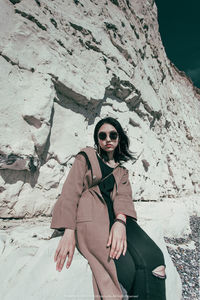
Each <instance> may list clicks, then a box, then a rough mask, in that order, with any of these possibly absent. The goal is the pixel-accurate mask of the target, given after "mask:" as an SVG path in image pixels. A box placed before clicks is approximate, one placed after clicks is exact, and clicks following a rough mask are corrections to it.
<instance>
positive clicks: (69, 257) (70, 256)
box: [66, 249, 74, 269]
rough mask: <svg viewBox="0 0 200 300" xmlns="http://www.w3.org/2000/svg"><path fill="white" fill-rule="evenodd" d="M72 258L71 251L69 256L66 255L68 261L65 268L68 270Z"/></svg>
mask: <svg viewBox="0 0 200 300" xmlns="http://www.w3.org/2000/svg"><path fill="white" fill-rule="evenodd" d="M73 256H74V250H73V249H71V250H70V251H69V254H68V259H67V264H66V268H67V269H68V268H69V267H70V265H71V262H72V259H73Z"/></svg>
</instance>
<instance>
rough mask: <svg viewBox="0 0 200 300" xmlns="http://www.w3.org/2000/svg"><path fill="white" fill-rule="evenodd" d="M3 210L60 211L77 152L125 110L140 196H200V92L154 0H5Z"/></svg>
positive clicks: (17, 213) (0, 19)
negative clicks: (180, 65)
mask: <svg viewBox="0 0 200 300" xmlns="http://www.w3.org/2000/svg"><path fill="white" fill-rule="evenodd" d="M0 67H1V70H3V72H1V74H0V98H1V117H0V169H1V170H0V172H1V177H0V199H1V200H0V216H1V217H3V218H7V217H16V218H23V217H25V216H26V217H33V216H37V215H46V216H49V215H51V211H52V206H53V204H54V203H55V201H56V198H57V196H58V194H59V192H60V190H61V188H62V184H63V182H64V180H65V178H66V176H67V173H68V170H69V168H70V166H71V163H72V161H73V155H74V154H76V153H77V152H78V150H79V149H80V148H81V147H85V146H86V145H91V146H93V138H92V133H93V129H94V125H95V124H96V122H97V121H98V120H99V119H100V118H103V117H105V116H107V115H110V116H113V117H116V118H117V119H118V120H119V121H120V122H121V124H122V126H123V127H124V129H125V130H126V132H127V134H128V135H129V137H130V142H131V150H132V151H134V152H136V153H137V156H139V158H138V160H137V162H136V163H135V164H134V165H132V164H131V163H129V164H128V167H129V169H130V179H131V182H132V184H133V198H134V199H135V200H144V201H149V200H161V199H164V198H173V197H174V198H176V197H181V196H184V197H185V196H187V195H192V194H194V193H195V194H199V193H200V184H199V180H198V179H199V175H200V165H199V154H198V152H199V148H198V147H199V138H200V134H199V132H200V130H199V129H200V122H199V121H200V117H199V116H200V101H199V100H200V92H199V90H198V89H197V88H195V87H194V86H193V85H192V83H191V82H190V80H189V79H188V78H187V77H186V76H185V74H184V73H182V72H180V71H179V70H177V68H176V67H175V66H173V65H172V63H171V62H170V61H169V60H168V59H167V57H166V54H165V51H164V48H163V46H162V42H161V39H160V35H159V32H158V23H157V9H156V6H155V3H154V1H153V0H148V1H144V0H135V1H128V0H126V1H125V0H116V1H109V0H107V1H97V0H90V1H86V0H73V1H72V0H71V1H61V0H56V1H47V0H43V1H40V0H35V1H33V0H21V1H20V0H15V1H14V0H10V1H9V0H2V1H1V11H0Z"/></svg>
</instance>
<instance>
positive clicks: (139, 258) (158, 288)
mask: <svg viewBox="0 0 200 300" xmlns="http://www.w3.org/2000/svg"><path fill="white" fill-rule="evenodd" d="M110 225H112V223H111V224H110ZM110 228H111V227H110ZM126 234H127V251H126V254H125V256H123V254H121V255H120V257H119V259H118V260H117V259H114V262H115V265H116V269H117V275H118V280H119V282H120V283H121V284H122V285H123V287H124V288H125V289H126V291H127V293H128V295H129V299H133V300H134V299H137V300H166V295H165V278H166V276H165V277H164V278H161V277H157V276H155V275H153V274H152V271H153V270H154V269H156V268H157V267H159V266H165V261H164V256H163V253H162V251H161V249H160V248H159V247H158V246H157V245H156V243H155V242H154V241H153V240H152V239H151V238H150V237H149V236H148V235H147V234H146V233H145V231H143V230H142V228H141V227H140V226H139V225H138V224H137V222H136V221H134V219H132V218H130V217H128V216H127V225H126Z"/></svg>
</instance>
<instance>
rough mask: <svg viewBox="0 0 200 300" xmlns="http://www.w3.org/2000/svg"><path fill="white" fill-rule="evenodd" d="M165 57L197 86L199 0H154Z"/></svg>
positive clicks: (199, 72) (199, 84)
mask: <svg viewBox="0 0 200 300" xmlns="http://www.w3.org/2000/svg"><path fill="white" fill-rule="evenodd" d="M155 2H156V5H157V8H158V22H159V30H160V34H161V38H162V42H163V45H164V47H165V51H166V53H167V56H168V58H169V59H170V60H171V61H172V62H173V63H174V64H175V65H176V66H177V67H178V69H179V70H181V71H184V72H185V73H186V74H187V75H188V76H189V77H190V78H191V79H192V81H193V83H194V85H195V86H197V87H199V88H200V0H190V1H188V0H155Z"/></svg>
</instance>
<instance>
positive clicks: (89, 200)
mask: <svg viewBox="0 0 200 300" xmlns="http://www.w3.org/2000/svg"><path fill="white" fill-rule="evenodd" d="M93 200H94V199H93V195H92V194H91V193H90V192H89V191H88V190H87V191H85V192H84V193H83V194H82V196H81V198H80V199H79V203H78V208H77V216H76V222H77V223H79V222H89V221H92V220H93V215H92V213H93V202H94V201H93Z"/></svg>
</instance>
